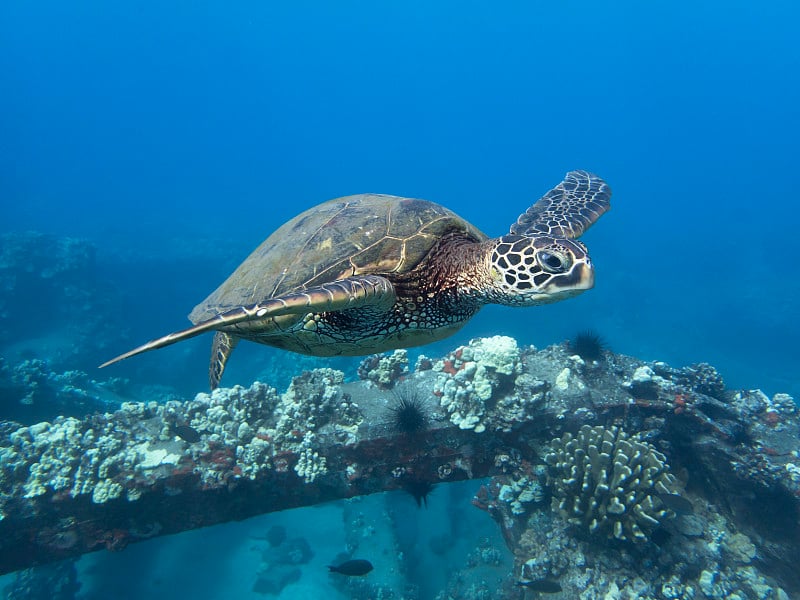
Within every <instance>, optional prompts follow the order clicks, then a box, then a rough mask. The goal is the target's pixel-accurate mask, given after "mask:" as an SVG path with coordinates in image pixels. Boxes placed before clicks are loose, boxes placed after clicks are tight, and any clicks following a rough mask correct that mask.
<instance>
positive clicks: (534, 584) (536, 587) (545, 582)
mask: <svg viewBox="0 0 800 600" xmlns="http://www.w3.org/2000/svg"><path fill="white" fill-rule="evenodd" d="M517 585H520V586H522V587H524V588H527V589H529V590H533V591H534V592H540V593H542V594H557V593H558V592H560V591H561V584H560V583H558V582H557V581H553V580H552V579H534V580H532V581H518V582H517Z"/></svg>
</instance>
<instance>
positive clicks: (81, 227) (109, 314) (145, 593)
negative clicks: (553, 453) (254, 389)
mask: <svg viewBox="0 0 800 600" xmlns="http://www.w3.org/2000/svg"><path fill="white" fill-rule="evenodd" d="M798 18H800V9H799V8H798V7H797V5H796V3H793V2H788V1H775V2H769V3H754V2H740V1H733V2H720V1H718V0H717V1H700V2H692V3H666V2H648V3H643V2H616V3H597V2H583V1H566V2H550V3H526V2H502V3H480V2H435V3H432V2H414V1H412V2H403V3H379V2H338V3H323V2H281V3H277V2H274V3H273V2H238V3H225V2H214V1H209V2H202V3H198V2H183V1H179V2H174V3H101V2H85V1H78V2H51V1H42V2H37V3H31V2H22V1H18V0H8V1H6V2H3V3H2V5H0V216H1V218H0V234H2V235H3V236H4V237H3V238H2V239H3V244H4V245H5V246H6V247H5V248H3V249H2V252H0V254H1V255H2V256H3V259H4V261H6V262H5V263H4V264H2V265H0V267H2V268H3V269H5V270H4V271H3V277H4V280H3V281H2V284H3V289H2V290H0V297H1V300H0V336H2V337H0V356H2V357H3V359H4V360H5V361H6V364H7V365H14V364H18V363H19V362H20V361H24V360H44V361H48V362H49V364H50V365H51V366H53V368H54V369H57V370H58V371H59V372H64V371H68V370H76V371H84V372H86V373H88V374H89V377H92V378H95V377H97V378H101V377H121V378H126V379H127V380H128V382H129V383H128V384H126V385H127V386H128V388H127V389H128V391H130V393H131V394H137V395H139V396H141V395H146V394H148V393H150V394H159V395H160V396H159V397H162V396H169V395H173V396H175V397H191V396H192V395H193V394H194V393H196V392H199V391H205V389H206V387H207V383H206V368H207V355H208V345H209V343H210V340H209V336H202V337H200V338H197V339H194V340H190V341H188V342H185V343H182V344H179V345H176V346H173V347H170V348H167V349H163V350H160V351H158V352H154V353H150V354H146V355H143V356H140V357H136V358H135V359H131V360H129V361H126V362H124V363H122V364H119V365H115V366H114V367H111V368H110V370H108V371H106V372H97V371H96V366H97V365H98V364H99V363H100V362H102V361H104V360H107V359H108V358H111V357H112V356H114V355H116V354H119V353H121V352H123V351H125V350H127V349H129V348H131V347H133V346H135V345H137V344H139V343H141V342H144V341H146V340H148V339H151V338H154V337H157V336H160V335H162V334H165V333H168V332H169V331H174V330H176V329H180V328H182V327H184V326H185V325H186V324H187V321H185V316H186V314H188V312H189V311H190V310H191V308H192V307H193V306H194V305H195V304H196V303H197V302H199V301H201V300H202V299H203V298H205V296H206V295H207V294H208V293H209V292H210V291H212V290H213V289H214V288H215V287H216V286H217V285H218V284H219V283H220V282H221V281H222V280H223V279H224V278H225V277H226V276H227V275H228V274H229V273H230V272H231V271H232V270H233V269H234V268H235V267H236V265H237V264H238V263H239V262H240V261H241V260H242V259H243V258H244V257H245V256H247V254H248V253H249V252H250V251H251V250H252V249H253V248H255V247H256V246H257V245H258V244H259V243H260V242H261V241H262V240H263V239H264V238H265V237H266V236H267V235H268V234H269V233H271V232H272V231H273V230H274V229H275V228H277V227H278V226H279V225H281V224H282V223H283V222H285V221H286V220H288V219H289V218H291V217H292V216H294V215H295V214H297V213H299V212H301V211H302V210H305V209H307V208H309V207H311V206H313V205H315V204H317V203H319V202H322V201H324V200H328V199H330V198H335V197H339V196H344V195H349V194H356V193H362V192H376V193H386V194H395V195H401V196H409V197H419V198H425V199H429V200H433V201H435V202H439V203H441V204H443V205H445V206H447V207H449V208H451V209H453V210H455V211H456V212H458V213H459V214H460V215H462V216H463V217H464V218H466V219H467V220H469V221H470V222H472V223H473V224H475V225H476V226H477V227H479V228H480V229H482V230H483V231H484V232H486V233H487V234H488V235H490V236H496V235H501V234H502V233H505V232H506V231H507V230H508V228H509V226H510V225H511V223H513V222H514V221H515V220H516V218H517V216H518V215H519V214H520V213H521V212H523V211H524V210H525V209H526V208H527V207H528V206H530V205H531V204H532V203H533V202H534V201H535V200H536V199H537V198H538V197H539V196H540V195H541V194H543V193H544V192H546V191H547V190H548V189H550V188H551V187H553V186H554V185H555V184H557V183H558V182H559V181H561V179H562V177H563V175H564V173H565V172H567V171H569V170H572V169H586V170H589V171H592V172H595V173H597V174H599V175H600V176H602V177H603V178H604V179H605V180H606V181H607V182H608V183H609V184H610V186H611V187H612V189H613V197H612V210H611V211H610V212H609V213H607V214H606V215H604V216H603V217H602V218H601V219H600V220H599V221H598V222H597V223H596V224H595V225H594V226H593V227H592V229H591V230H590V231H589V232H588V233H587V234H586V235H585V236H584V237H583V238H582V240H583V241H584V242H585V243H586V244H587V245H588V247H589V250H590V253H591V256H592V258H593V261H594V263H595V265H596V269H597V283H596V287H595V288H594V289H593V290H591V291H589V292H587V293H585V294H583V295H581V296H579V297H577V298H574V299H570V300H568V301H565V302H562V303H558V304H554V305H550V306H544V307H539V308H535V309H512V308H502V307H497V306H491V307H487V308H486V309H484V310H483V311H482V312H481V313H480V314H479V315H478V316H477V317H476V318H475V319H473V321H472V322H471V323H470V324H469V325H468V326H467V327H465V328H464V329H463V330H462V331H461V332H460V333H459V334H458V335H457V336H455V337H453V338H451V339H449V340H446V341H444V342H440V343H438V344H435V345H434V346H433V347H425V348H422V349H419V350H417V351H415V352H416V353H418V352H425V353H426V354H428V355H432V356H436V355H438V354H441V353H443V352H445V351H447V350H449V349H451V348H453V347H455V346H457V345H458V344H463V343H466V342H467V341H468V340H469V339H470V338H473V337H478V336H484V335H496V334H505V335H511V336H513V337H515V338H516V339H517V340H519V342H520V343H521V344H533V345H536V346H537V347H544V346H547V345H550V344H554V343H559V342H561V341H563V340H564V339H568V338H569V337H571V336H572V335H574V334H575V333H576V332H577V331H580V330H584V329H587V328H592V329H594V330H596V331H597V332H598V333H599V334H600V335H602V336H603V338H604V339H605V340H606V342H607V343H608V345H609V347H610V348H611V349H613V350H614V351H615V352H620V353H624V354H630V355H634V356H638V357H642V358H645V359H648V360H656V359H657V360H663V361H666V362H668V363H670V364H672V365H675V366H682V365H687V364H691V363H696V362H708V363H711V364H712V365H714V366H715V367H716V368H717V369H718V370H719V371H720V373H721V374H722V376H723V377H724V379H725V382H726V384H727V385H728V386H729V387H732V388H761V389H763V390H764V391H765V392H766V393H768V394H770V395H771V394H774V393H776V392H786V393H789V394H791V395H793V396H794V397H795V398H798V397H800V380H798V377H797V364H798V358H799V357H800V352H799V351H798V348H799V347H800V346H799V344H800V321H798V318H797V315H798V314H800V278H798V277H797V276H796V274H795V270H796V264H795V263H796V257H795V255H796V250H797V242H796V239H797V237H796V236H797V231H798V225H799V224H800V219H799V218H798V213H797V207H796V204H797V202H796V199H797V196H798V190H797V177H796V175H797V170H798V167H797V140H798V139H800V113H798V110H797V107H798V106H800V78H799V77H798V73H800V44H798V42H797V34H796V23H797V21H798ZM24 232H36V234H37V235H33V234H30V233H27V234H26V233H24ZM38 234H43V235H42V236H38ZM37 236H38V237H37ZM67 239H69V240H77V241H71V242H67V241H65V240H67ZM53 264H58V265H60V266H59V267H58V269H56V272H55V273H52V272H49V271H48V269H50V268H51V267H52V265H53ZM9 273H11V274H9ZM20 290H22V291H21V292H19V291H20ZM18 292H19V293H18ZM298 364H299V365H300V366H301V367H303V366H305V367H311V366H320V365H327V366H333V367H336V368H341V369H344V370H346V371H348V372H352V370H353V368H354V365H357V361H355V362H354V361H353V360H351V359H331V360H322V359H320V360H314V359H305V358H302V359H298V358H297V357H296V356H288V357H287V355H285V354H284V353H281V352H280V351H277V350H273V349H270V348H266V347H261V346H255V345H248V344H242V345H241V346H240V347H239V348H238V349H237V351H236V354H235V355H234V358H233V359H232V361H231V363H230V366H229V369H228V371H227V372H226V376H225V379H224V384H225V385H233V384H234V383H241V384H243V385H248V384H249V383H250V382H251V381H253V380H254V379H256V378H259V379H263V380H266V381H268V382H270V383H272V384H273V385H276V386H277V387H278V388H279V389H282V388H283V387H285V385H286V383H288V379H287V374H286V373H287V366H291V367H292V368H294V367H296V366H298ZM111 369H113V370H111ZM121 385H122V384H121ZM8 400H9V402H5V401H4V402H3V410H4V414H2V415H0V417H2V418H4V419H16V420H20V421H23V422H35V421H37V420H43V419H52V418H53V417H54V416H55V415H56V414H60V413H65V414H66V413H70V414H72V413H74V414H81V413H82V412H84V411H85V409H87V407H86V406H84V405H81V404H80V403H78V402H77V401H76V404H75V405H69V404H66V405H65V404H64V403H62V404H59V405H57V406H52V405H47V404H46V403H45V404H44V405H42V403H41V402H36V403H34V405H20V404H19V403H18V400H17V399H11V398H10V397H9V398H8ZM90 408H96V407H90ZM459 490H461V488H459ZM472 490H473V488H464V489H463V490H461V491H462V492H463V495H464V497H465V498H469V496H470V495H471V493H472ZM459 493H460V492H459V491H453V492H452V493H450V492H449V493H448V494H440V496H442V498H441V500H440V501H441V502H442V503H444V502H450V503H452V504H450V505H448V506H453V507H456V506H459V502H461V501H462V500H463V498H462V497H460V496H459ZM445 496H447V500H445V499H444V497H445ZM451 496H452V497H451ZM433 499H434V500H436V498H435V497H434V498H433ZM365 502H367V503H368V502H369V501H365ZM381 502H394V500H386V499H375V500H374V501H373V504H375V503H378V504H377V506H380V504H379V503H381ZM467 503H468V502H467ZM369 506H370V508H369V509H368V510H371V511H377V512H376V514H377V513H379V512H380V508H376V505H369ZM414 508H415V507H414ZM305 510H309V511H311V512H310V513H308V514H309V515H311V516H306V517H302V518H298V517H296V516H293V515H292V514H288V513H287V515H284V516H282V517H278V516H272V517H270V518H272V519H281V518H283V519H285V520H287V521H291V523H292V525H291V526H292V527H295V531H296V534H295V535H301V536H305V537H307V538H308V539H309V541H310V543H311V545H312V547H314V546H315V544H316V545H317V547H318V548H320V547H322V546H323V542H322V541H321V540H319V539H315V538H314V528H313V527H306V529H305V530H303V524H306V525H307V524H308V523H309V522H313V521H314V519H318V520H319V522H321V523H330V520H331V519H334V520H335V519H339V518H341V517H340V516H338V514H337V513H336V511H341V510H342V508H341V507H339V506H338V505H337V506H334V507H327V508H320V509H305ZM438 510H443V509H442V508H441V506H440V508H439V509H438ZM453 510H456V509H455V508H453ZM315 511H316V512H315ZM326 511H327V512H326ZM304 514H305V513H304ZM265 518H266V517H265ZM464 518H465V519H467V518H468V517H466V516H465V517H464ZM268 526H269V525H264V527H268ZM236 527H239V526H236ZM236 527H234V526H231V528H230V529H224V528H223V529H222V530H221V531H222V532H221V533H220V532H215V533H214V534H213V536H219V538H218V540H217V542H216V543H217V544H219V546H220V551H219V562H218V563H217V566H218V568H219V569H220V571H219V580H225V581H229V582H236V581H243V580H244V579H246V578H247V577H249V576H250V575H249V574H248V573H250V571H246V569H248V568H250V570H251V571H252V568H253V565H250V566H249V567H248V566H247V565H248V564H250V563H249V562H248V561H250V562H252V560H251V558H252V557H250V558H249V559H242V561H241V562H239V563H235V564H234V563H231V562H230V561H229V560H228V558H229V556H228V555H227V553H229V552H244V553H245V554H247V550H246V548H245V549H244V550H243V548H244V547H240V546H236V548H235V549H233V550H231V549H230V548H231V547H232V545H233V544H234V542H235V541H236V540H240V537H241V536H243V537H241V539H245V540H246V534H244V533H242V530H241V528H240V529H237V528H236ZM488 529H491V528H488ZM486 535H490V533H487V534H486ZM226 536H227V537H226ZM237 536H240V537H237ZM175 539H178V540H179V539H180V536H177V538H175ZM220 540H222V541H220ZM232 540H233V541H232ZM153 543H154V544H156V543H158V544H161V545H160V546H159V548H160V550H159V552H162V553H163V554H164V556H168V557H169V559H168V560H170V561H172V562H170V564H171V565H172V568H171V573H170V574H164V575H163V576H161V579H159V581H165V582H169V581H174V580H178V581H184V580H191V571H192V568H193V566H192V565H193V560H195V559H191V558H190V557H189V556H187V558H186V560H184V561H181V560H180V557H181V554H180V553H181V546H180V544H181V543H186V542H181V541H175V540H164V541H160V542H153ZM236 543H238V542H236ZM242 543H243V544H245V546H246V542H242ZM225 548H228V550H225ZM317 555H318V556H319V557H320V560H322V561H323V562H324V561H329V560H332V558H333V557H332V556H329V555H325V554H324V550H318V551H317ZM127 558H128V553H123V554H120V555H114V556H111V557H105V558H104V557H102V556H97V557H90V558H87V559H83V560H82V562H81V564H82V565H83V567H82V568H83V569H85V579H84V583H85V587H84V590H87V589H88V590H89V591H88V592H86V594H87V596H86V597H98V598H99V597H103V596H102V594H104V593H108V594H109V595H107V596H105V597H111V595H114V594H121V593H122V592H120V590H121V589H123V584H124V582H125V581H126V580H127V579H129V578H131V577H135V574H136V573H137V572H139V571H137V569H140V568H144V567H143V565H144V566H146V564H147V557H146V556H143V555H141V554H136V553H135V552H134V551H131V556H130V562H126V559H127ZM425 558H426V559H427V560H429V561H430V563H429V568H430V569H431V570H432V571H436V570H437V569H438V570H441V569H446V568H447V566H446V563H445V562H442V561H444V560H445V559H446V558H447V556H445V557H444V558H443V557H442V555H435V556H433V555H427V554H426V555H425ZM165 560H166V559H165ZM437 560H438V561H440V562H436V561H437ZM240 567H241V568H240ZM208 568H209V569H211V568H212V567H211V566H208ZM109 574H113V577H112V576H107V575H109ZM187 578H188V579H187ZM225 578H227V579H225ZM303 581H304V582H305V583H304V585H306V586H308V587H307V589H306V591H305V592H302V593H307V594H312V595H310V596H308V597H313V593H314V592H313V586H311V584H310V583H308V581H307V580H303ZM92 582H93V583H92ZM115 582H116V583H117V584H118V585H117V587H116V588H115V587H114V583H115ZM92 585H94V586H95V587H94V588H92ZM185 585H187V586H189V585H190V584H188V583H187V584H185ZM230 585H233V584H230ZM104 586H105V587H104ZM108 586H111V587H108ZM244 588H247V590H249V587H248V586H243V589H244ZM126 589H128V593H129V595H128V596H123V595H117V596H116V597H120V598H122V597H131V598H133V597H148V598H162V597H163V598H166V597H171V596H173V595H174V594H175V588H174V586H173V585H172V584H171V583H169V584H167V583H165V584H163V585H161V587H159V586H158V585H156V586H155V587H153V588H152V589H144V588H141V589H139V588H135V589H134V588H132V587H130V586H128V588H126ZM184 589H187V588H184ZM191 589H192V590H193V592H194V593H193V594H192V595H193V596H194V597H196V598H202V597H209V598H211V597H214V598H222V597H227V596H225V592H224V591H220V590H219V589H217V588H214V589H213V590H212V588H210V587H208V586H206V587H200V588H191ZM222 589H224V586H223V588H222ZM228 589H232V588H228ZM304 589H305V588H304ZM92 590H94V591H92ZM104 590H105V591H104ZM108 590H112V591H108ZM247 590H245V591H242V595H241V596H240V597H247V596H246V595H245V593H246V592H247ZM309 590H311V591H309ZM247 593H249V592H247ZM296 593H297V595H296V597H302V595H301V592H300V591H297V592H296ZM329 593H330V594H333V593H334V592H333V591H330V592H329ZM92 594H95V595H94V596H92ZM254 597H262V596H254ZM330 597H333V596H330Z"/></svg>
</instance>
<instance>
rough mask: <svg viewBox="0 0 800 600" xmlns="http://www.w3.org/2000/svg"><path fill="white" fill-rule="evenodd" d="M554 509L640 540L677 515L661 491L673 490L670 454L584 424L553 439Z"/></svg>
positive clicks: (596, 529)
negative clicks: (669, 463)
mask: <svg viewBox="0 0 800 600" xmlns="http://www.w3.org/2000/svg"><path fill="white" fill-rule="evenodd" d="M551 446H552V452H550V453H549V454H547V455H546V456H545V460H546V462H547V464H548V465H549V466H550V475H551V477H550V484H551V486H552V488H553V501H552V506H553V509H554V510H556V511H558V512H559V513H560V514H561V515H562V516H563V517H564V518H565V519H566V520H567V521H568V522H570V523H572V524H573V525H582V526H586V527H588V529H589V531H590V532H591V533H597V534H605V535H607V536H608V537H614V538H616V539H619V540H633V541H636V542H641V541H644V540H646V539H647V532H649V531H651V530H652V529H653V528H655V527H657V526H658V525H659V524H660V523H661V522H662V521H663V520H664V519H666V518H669V517H671V516H674V515H673V513H672V512H671V511H669V510H668V509H667V508H666V507H665V506H664V504H663V503H662V502H661V500H659V499H658V495H659V494H674V493H675V491H676V480H675V477H674V476H673V475H671V474H670V473H669V466H668V465H667V462H666V457H665V456H664V455H663V454H661V453H660V452H658V451H657V450H656V449H655V448H653V446H651V445H650V444H648V443H645V442H641V441H639V440H637V439H636V438H629V437H628V436H627V434H626V433H625V432H624V431H622V430H620V429H618V428H616V427H612V428H610V429H607V428H605V427H602V426H596V427H589V426H588V425H584V426H583V427H581V429H580V431H579V432H578V434H577V436H572V435H571V434H570V433H566V434H564V436H563V437H562V438H560V439H558V438H556V439H554V440H553V441H552V442H551Z"/></svg>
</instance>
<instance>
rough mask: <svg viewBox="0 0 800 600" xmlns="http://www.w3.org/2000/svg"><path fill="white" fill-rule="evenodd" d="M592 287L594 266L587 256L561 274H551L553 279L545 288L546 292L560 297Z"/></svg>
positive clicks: (573, 294)
mask: <svg viewBox="0 0 800 600" xmlns="http://www.w3.org/2000/svg"><path fill="white" fill-rule="evenodd" d="M593 287H594V268H593V267H592V263H591V261H590V260H589V259H588V258H587V259H585V260H579V261H577V262H576V263H575V264H573V265H572V268H571V269H570V270H569V271H567V272H566V273H563V274H561V275H555V276H553V279H552V280H551V281H550V283H549V284H548V286H547V288H545V290H544V292H545V293H546V294H551V295H553V296H560V297H562V298H563V297H571V296H575V295H577V294H580V293H581V292H584V291H586V290H590V289H592V288H593Z"/></svg>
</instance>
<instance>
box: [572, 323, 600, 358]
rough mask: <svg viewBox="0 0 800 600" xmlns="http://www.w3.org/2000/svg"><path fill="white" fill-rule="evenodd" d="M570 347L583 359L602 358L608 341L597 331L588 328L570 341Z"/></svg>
mask: <svg viewBox="0 0 800 600" xmlns="http://www.w3.org/2000/svg"><path fill="white" fill-rule="evenodd" d="M569 349H570V351H571V352H574V353H575V354H577V355H578V356H580V357H581V358H582V359H583V360H602V358H603V351H604V350H605V349H606V343H605V341H604V340H603V338H601V337H600V336H599V335H598V334H597V332H595V331H592V330H591V329H587V330H586V331H581V332H580V333H579V334H577V335H576V336H575V337H574V338H573V339H572V340H571V341H570V342H569Z"/></svg>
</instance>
